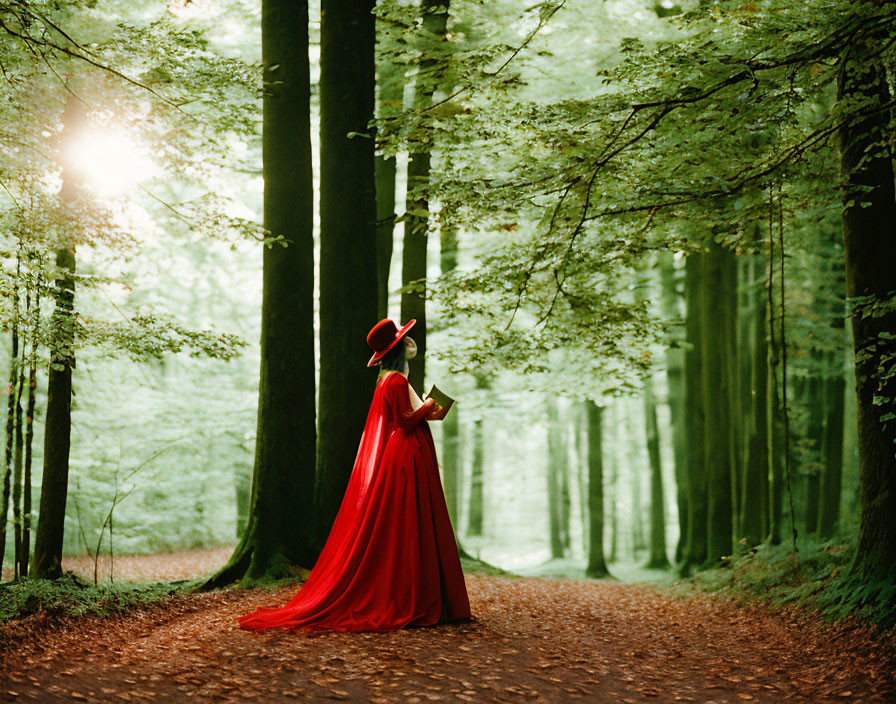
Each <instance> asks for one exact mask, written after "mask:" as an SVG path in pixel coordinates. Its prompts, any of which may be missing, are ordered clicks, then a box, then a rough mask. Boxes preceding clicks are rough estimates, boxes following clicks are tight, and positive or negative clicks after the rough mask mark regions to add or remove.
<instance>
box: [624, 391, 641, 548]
mask: <svg viewBox="0 0 896 704" xmlns="http://www.w3.org/2000/svg"><path fill="white" fill-rule="evenodd" d="M623 412H624V413H625V418H624V425H625V454H626V458H627V459H628V470H629V479H630V481H631V501H632V504H631V535H632V557H635V558H637V557H638V553H640V552H641V551H643V550H646V549H647V540H646V539H645V537H644V522H643V506H642V503H641V457H640V448H641V436H640V433H637V432H635V424H634V421H633V419H632V414H633V413H634V412H635V409H634V408H633V404H631V403H626V404H625V406H624V407H623Z"/></svg>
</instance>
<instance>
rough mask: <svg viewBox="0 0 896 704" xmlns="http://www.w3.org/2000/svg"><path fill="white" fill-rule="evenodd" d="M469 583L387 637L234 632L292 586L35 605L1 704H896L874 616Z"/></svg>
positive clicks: (895, 655)
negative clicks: (466, 606) (442, 609)
mask: <svg viewBox="0 0 896 704" xmlns="http://www.w3.org/2000/svg"><path fill="white" fill-rule="evenodd" d="M224 552H227V550H226V549H225V550H224ZM226 556H227V555H224V557H225V558H226ZM221 562H223V560H222V559H221V556H220V555H218V554H216V553H215V552H214V551H205V552H201V551H192V552H190V553H175V554H173V555H171V556H144V557H143V558H129V559H128V560H124V559H123V558H118V559H116V562H115V571H116V575H117V577H118V578H121V579H127V578H131V579H150V578H152V579H159V578H166V579H177V578H182V577H184V576H185V574H187V573H191V572H192V575H194V576H195V575H197V574H202V573H205V572H208V571H210V570H209V569H207V568H206V563H208V564H211V565H213V566H214V565H217V564H221ZM74 566H75V565H72V566H71V567H74ZM82 567H84V569H83V570H82V572H83V573H84V574H85V575H87V574H89V575H90V576H92V574H93V565H92V562H91V563H90V564H89V565H85V566H82ZM88 568H89V569H88ZM466 581H467V589H468V592H469V596H470V604H471V608H472V612H473V618H472V620H471V621H469V622H465V623H455V624H444V625H439V626H435V627H428V628H411V629H404V630H401V631H393V632H385V633H370V632H368V633H340V632H332V631H318V632H305V631H292V632H290V631H268V632H261V633H258V632H247V631H242V630H240V629H239V628H238V626H237V622H236V619H237V617H238V616H240V615H241V614H244V613H248V612H250V611H253V610H254V609H256V608H257V607H258V606H271V605H277V604H281V603H284V602H286V601H288V600H289V599H290V598H291V597H292V596H293V595H294V594H295V592H296V585H291V586H287V587H282V588H280V589H277V590H273V591H272V590H266V589H246V590H225V591H219V592H213V593H203V594H174V595H172V596H170V597H168V598H166V599H164V600H163V601H161V602H159V603H156V604H152V605H149V606H141V607H136V608H134V609H132V610H129V611H128V612H126V613H125V614H123V615H116V616H100V615H95V614H90V615H83V616H77V617H75V616H49V615H47V614H45V613H44V614H42V613H37V614H34V615H32V616H29V617H26V618H24V619H20V620H17V621H11V622H8V623H6V624H3V625H0V702H22V701H38V702H53V703H54V704H56V703H61V702H79V701H89V702H116V703H117V702H186V701H194V702H249V701H258V702H263V703H265V704H268V703H271V704H273V703H275V702H294V701H314V702H326V701H354V702H371V703H372V704H375V703H377V702H402V703H405V702H406V703H408V704H423V703H425V702H449V701H451V702H453V701H464V702H575V701H582V702H625V703H626V704H630V703H632V702H637V703H641V702H678V701H683V702H703V703H704V704H710V703H714V704H723V703H729V704H730V703H733V702H806V703H810V702H811V703H812V704H824V703H827V702H848V701H852V702H863V703H864V702H893V701H896V643H894V640H893V638H882V637H880V636H876V635H875V634H874V631H873V630H872V629H870V628H868V627H864V626H860V625H856V624H849V623H845V622H840V623H838V624H834V625H832V624H828V623H822V622H821V621H820V620H819V619H817V618H813V617H811V616H807V615H805V614H799V613H797V612H788V611H780V610H779V611H774V612H773V611H770V610H769V609H768V608H767V607H764V606H760V605H757V606H754V607H740V606H735V605H734V604H732V603H731V602H729V601H725V600H722V599H719V598H716V597H712V596H709V595H696V596H693V597H691V598H682V597H679V596H674V595H672V594H670V593H669V592H668V591H664V590H663V589H661V588H658V587H656V586H650V585H643V584H624V583H619V582H616V581H611V580H585V579H556V578H550V577H525V578H519V577H511V576H489V575H483V574H471V573H468V574H467V575H466Z"/></svg>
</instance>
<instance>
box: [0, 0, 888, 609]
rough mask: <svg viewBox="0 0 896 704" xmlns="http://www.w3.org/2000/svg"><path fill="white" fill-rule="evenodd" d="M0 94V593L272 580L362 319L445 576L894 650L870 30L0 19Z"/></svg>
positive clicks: (292, 563)
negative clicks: (204, 554) (480, 575)
mask: <svg viewBox="0 0 896 704" xmlns="http://www.w3.org/2000/svg"><path fill="white" fill-rule="evenodd" d="M0 73H2V75H0V97H2V100H0V135H2V138H0V150H2V155H3V158H2V162H0V213H2V214H0V217H2V222H3V230H2V232H3V238H2V242H3V244H2V246H0V256H2V264H3V266H2V276H0V292H2V294H3V295H2V297H0V327H2V336H3V342H2V344H0V369H3V370H5V373H7V374H8V382H7V384H6V385H5V387H4V388H5V392H6V400H7V406H6V426H5V442H6V444H5V463H4V465H3V468H2V472H3V488H2V506H0V511H2V514H3V515H2V519H0V524H2V525H3V535H2V536H0V565H2V567H3V572H2V575H3V580H5V581H4V584H3V585H0V592H2V590H4V589H7V590H13V589H16V588H19V587H21V585H22V584H29V583H31V582H29V580H35V582H36V581H37V580H43V579H51V580H59V579H60V578H63V577H64V575H65V572H66V571H67V570H69V569H74V566H75V565H76V564H77V565H79V568H78V569H75V570H74V571H75V572H77V573H78V574H79V578H81V579H87V580H88V581H90V582H91V583H92V582H93V581H94V579H95V580H96V582H97V583H107V584H108V583H109V582H112V581H114V580H115V579H116V578H117V575H116V574H115V571H114V565H115V564H116V563H115V559H114V558H115V556H117V555H123V554H153V555H157V554H162V553H175V552H177V551H182V550H186V549H194V548H195V549H199V548H209V549H211V548H225V551H224V552H225V553H227V557H226V559H223V558H222V559H220V560H219V562H220V564H215V565H213V566H209V565H203V567H202V569H197V572H196V573H195V574H191V575H189V577H190V579H192V580H193V581H194V583H191V584H190V585H189V586H190V588H191V589H193V588H195V589H196V590H210V589H214V588H221V587H230V586H233V585H235V584H238V585H240V586H242V587H250V586H258V585H264V584H270V583H279V580H287V581H289V580H292V582H293V583H295V582H297V581H299V580H300V579H301V578H303V577H304V576H305V575H306V574H307V570H310V569H311V568H312V567H313V565H314V562H315V560H316V559H317V557H318V555H319V554H320V551H321V549H322V546H323V544H324V542H325V541H326V538H327V536H328V534H329V531H330V528H331V526H332V523H333V520H334V518H335V516H336V513H337V511H338V509H339V507H340V504H341V500H342V497H343V495H344V493H345V489H346V485H347V483H348V480H349V477H350V475H351V471H352V467H353V463H354V461H355V457H356V454H357V452H358V443H359V441H360V439H361V432H362V429H363V427H364V422H365V418H366V417H367V412H368V407H369V404H370V399H371V397H372V395H373V390H374V386H375V384H376V381H377V370H376V369H371V368H368V367H367V366H366V365H367V360H368V358H369V357H370V353H371V350H370V348H369V347H368V346H367V343H366V336H367V333H368V331H369V330H370V329H371V327H372V326H373V325H374V324H375V323H376V322H377V321H378V320H380V319H381V318H385V317H389V318H391V319H393V320H394V321H396V322H397V323H398V324H399V325H400V324H401V323H403V322H406V321H408V320H409V319H412V318H413V319H416V321H417V323H416V326H415V328H414V330H413V333H412V334H413V338H414V340H415V341H416V343H417V345H418V355H417V357H416V358H415V359H413V360H411V362H410V367H409V380H410V383H411V385H412V386H413V388H414V389H416V391H417V393H418V394H419V395H420V396H423V394H424V392H426V391H427V390H429V388H430V387H431V386H432V385H433V384H437V385H438V387H439V388H441V389H442V390H443V391H445V392H446V393H447V394H449V395H450V396H451V397H453V398H455V399H456V400H457V402H456V404H455V406H454V408H453V409H452V411H451V412H450V413H449V415H448V416H446V418H445V420H444V421H441V422H438V423H433V424H432V429H433V433H434V435H435V439H436V447H437V449H438V456H439V464H440V468H441V473H442V483H443V487H444V492H445V498H446V502H447V505H448V509H449V513H450V516H451V521H452V524H453V528H454V531H455V535H456V538H457V543H458V546H459V548H460V552H461V556H462V557H463V558H464V566H465V568H466V567H470V568H471V569H473V567H472V566H473V565H476V566H477V568H479V569H489V568H490V567H493V568H499V569H503V570H508V571H512V572H517V573H519V574H529V575H559V576H565V577H576V578H583V579H584V578H598V579H603V578H614V577H615V578H618V579H620V580H622V581H626V580H651V581H658V582H662V583H664V584H672V583H673V582H678V583H679V584H684V583H687V584H692V585H693V584H695V583H701V579H702V580H703V582H702V583H703V584H707V585H712V584H716V585H719V587H720V588H721V587H722V586H724V588H726V589H731V590H734V591H737V590H741V592H746V593H748V594H749V596H750V598H754V597H755V598H757V599H758V598H769V597H770V596H774V597H780V598H781V599H782V600H784V601H786V602H788V603H789V602H797V603H799V604H802V605H804V606H809V607H811V608H819V609H821V610H822V611H825V612H826V613H832V614H833V615H836V616H845V615H847V614H854V615H858V616H860V617H862V618H867V619H869V620H871V621H873V622H875V623H878V624H880V625H883V626H885V627H887V626H892V624H893V622H894V617H896V196H894V171H893V169H894V164H893V162H894V147H896V138H894V135H896V117H894V115H896V98H894V96H896V3H894V2H891V1H889V0H867V1H861V2H845V1H840V0H836V1H832V0H823V1H822V0H801V1H799V2H797V1H796V0H783V1H781V2H775V3H772V2H770V0H756V1H755V2H743V1H742V0H737V1H735V0H682V1H680V2H675V1H673V0H604V1H598V0H535V1H533V2H531V3H528V2H520V1H519V0H489V1H488V2H483V1H482V0H388V1H386V0H380V1H379V2H374V0H351V1H346V0H319V1H317V2H313V3H310V5H309V3H307V2H304V1H301V2H299V1H296V0H259V1H257V2H256V1H255V0H218V1H216V2H212V1H211V0H167V1H163V0H137V1H133V0H132V1H129V2H123V1H121V0H77V1H72V2H63V1H52V0H40V1H37V2H28V1H25V0H12V1H10V0H0ZM215 554H216V556H217V557H220V554H219V553H215ZM109 556H111V557H112V559H110V557H109ZM100 557H102V561H100ZM91 559H96V562H95V563H94V564H95V565H97V566H99V565H102V566H103V569H99V567H97V569H96V571H95V572H94V570H93V569H89V570H87V571H85V569H84V565H89V564H90V560H91ZM216 559H217V558H216ZM483 563H485V564H484V566H483ZM110 565H111V566H112V569H110V568H109V567H110ZM701 575H704V576H703V577H701ZM695 576H696V578H697V579H696V582H695ZM687 580H691V581H690V582H687ZM147 581H148V580H147ZM16 585H18V587H16ZM558 588H559V587H558ZM13 593H14V592H13V591H7V594H13ZM15 594H19V592H15ZM10 598H12V597H10ZM15 598H16V599H18V598H19V596H16V597H15ZM21 598H22V599H23V600H24V597H21ZM0 601H2V599H0ZM3 613H4V615H5V616H8V614H6V610H5V609H4V611H3Z"/></svg>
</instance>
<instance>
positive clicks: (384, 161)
mask: <svg viewBox="0 0 896 704" xmlns="http://www.w3.org/2000/svg"><path fill="white" fill-rule="evenodd" d="M376 84H377V87H378V99H377V107H378V110H377V113H378V117H381V116H382V114H383V109H384V108H386V109H398V110H400V109H401V107H402V94H403V93H404V71H402V70H401V69H399V67H397V66H395V65H393V64H385V65H383V64H381V65H380V66H379V67H378V70H377V74H376ZM374 175H375V176H374V177H375V181H376V285H377V317H378V318H380V319H382V318H387V317H388V316H389V270H390V268H391V265H392V249H393V246H392V245H393V239H394V233H395V175H396V169H395V157H394V156H383V155H377V156H376V157H375V162H374ZM445 419H446V420H447V419H448V416H446V417H445Z"/></svg>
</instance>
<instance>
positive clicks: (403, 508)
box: [239, 372, 470, 631]
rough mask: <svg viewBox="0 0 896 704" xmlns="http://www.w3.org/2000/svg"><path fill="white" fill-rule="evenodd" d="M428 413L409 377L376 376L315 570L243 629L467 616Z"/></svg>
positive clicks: (356, 627)
mask: <svg viewBox="0 0 896 704" xmlns="http://www.w3.org/2000/svg"><path fill="white" fill-rule="evenodd" d="M426 411H427V409H426V408H422V407H421V408H419V409H417V410H416V411H411V401H410V396H409V392H408V380H407V377H405V376H404V375H403V374H399V373H398V372H390V373H387V374H385V375H383V376H382V377H381V378H380V380H379V381H378V382H377V385H376V390H375V391H374V394H373V401H372V402H371V404H370V411H369V412H368V414H367V422H366V424H365V425H364V433H363V435H362V436H361V444H360V447H359V448H358V455H357V457H356V459H355V466H354V468H353V469H352V474H351V477H350V479H349V482H348V487H347V489H346V491H345V496H344V497H343V499H342V504H341V505H340V508H339V512H338V513H337V514H336V520H335V521H334V523H333V527H332V529H331V530H330V534H329V536H328V537H327V542H326V543H325V544H324V547H323V550H322V551H321V553H320V556H319V557H318V559H317V562H316V563H315V565H314V568H313V569H312V570H311V574H310V575H309V576H308V579H307V580H306V581H305V583H304V584H303V585H302V587H301V589H300V590H299V592H298V593H297V594H296V595H295V596H294V597H293V598H292V600H291V601H290V602H289V603H288V604H286V605H284V606H281V607H276V608H271V607H261V608H259V609H258V610H257V611H255V612H254V613H251V614H246V615H244V616H241V617H240V618H239V624H240V628H243V629H246V630H261V629H265V628H299V629H303V630H324V629H327V630H337V631H391V630H395V629H399V628H403V627H405V626H427V625H432V624H435V623H437V622H440V621H446V620H455V619H461V618H465V617H469V616H470V602H469V599H468V598H467V588H466V584H465V583H464V575H463V572H462V570H461V565H460V557H459V556H458V550H457V543H456V542H455V540H454V531H453V529H452V527H451V520H450V518H449V517H448V509H447V506H446V504H445V494H444V492H443V490H442V482H441V479H440V478H439V465H438V461H437V460H436V450H435V445H434V444H433V440H432V433H431V432H430V430H429V424H428V423H427V422H426V420H425V419H424V417H423V416H424V415H425V413H426Z"/></svg>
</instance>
